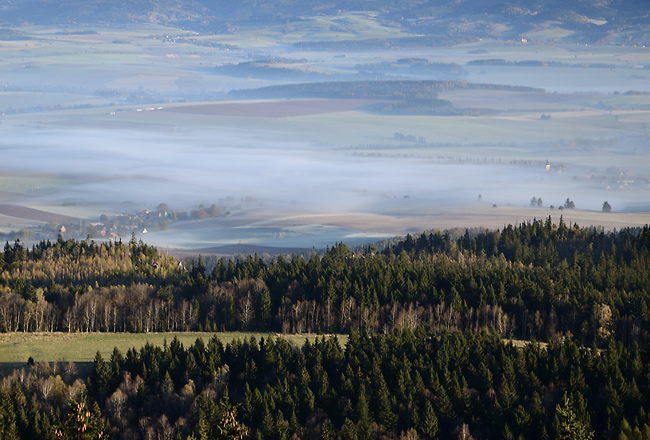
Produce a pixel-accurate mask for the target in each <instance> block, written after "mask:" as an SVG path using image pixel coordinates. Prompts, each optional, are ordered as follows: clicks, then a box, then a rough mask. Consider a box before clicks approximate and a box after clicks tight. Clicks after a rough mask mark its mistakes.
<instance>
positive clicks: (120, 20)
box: [0, 0, 650, 44]
mask: <svg viewBox="0 0 650 440" xmlns="http://www.w3.org/2000/svg"><path fill="white" fill-rule="evenodd" d="M353 11H364V12H367V11H371V12H375V13H377V19H379V20H382V21H384V22H388V23H389V24H390V25H392V26H397V27H400V28H402V29H404V30H405V31H408V32H411V33H413V34H415V35H423V36H435V37H440V38H441V39H448V41H452V42H458V41H473V40H477V39H479V38H483V39H487V38H489V39H501V40H519V39H522V38H527V36H528V35H531V36H532V37H533V38H534V39H539V40H561V41H565V42H578V43H604V44H646V43H650V6H649V4H648V2H647V1H646V0H549V1H544V0H512V1H508V0H455V1H445V0H428V1H427V0H372V1H371V0H329V1H328V0H325V1H323V0H238V1H230V0H228V1H227V0H155V1H154V0H128V1H127V0H114V1H105V0H8V1H5V2H2V6H0V26H2V27H5V28H15V27H20V26H22V25H28V24H36V25H61V26H70V25H75V24H77V25H103V26H106V25H132V24H138V23H157V24H165V25H171V26H177V27H181V28H185V29H188V30H195V31H201V32H224V31H228V30H229V29H230V30H232V29H233V26H234V27H236V28H238V29H242V28H244V29H245V28H247V27H258V26H260V25H264V26H269V25H274V24H275V25H283V24H287V23H290V22H292V21H299V20H304V19H307V18H309V17H313V16H317V15H328V16H335V15H337V14H341V13H345V12H353Z"/></svg>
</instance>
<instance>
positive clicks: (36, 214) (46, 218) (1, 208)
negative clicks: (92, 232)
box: [0, 204, 77, 223]
mask: <svg viewBox="0 0 650 440" xmlns="http://www.w3.org/2000/svg"><path fill="white" fill-rule="evenodd" d="M0 215H6V216H7V217H14V218H20V219H25V220H33V221H37V222H43V223H47V222H65V221H71V220H77V219H75V218H74V217H68V216H65V215H61V214H55V213H53V212H46V211H41V210H39V209H34V208H28V207H26V206H18V205H4V204H0Z"/></svg>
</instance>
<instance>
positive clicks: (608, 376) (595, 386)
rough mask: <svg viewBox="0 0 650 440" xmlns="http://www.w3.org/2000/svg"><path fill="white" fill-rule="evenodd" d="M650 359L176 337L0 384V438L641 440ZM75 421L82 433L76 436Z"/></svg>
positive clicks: (438, 337) (553, 350)
mask: <svg viewBox="0 0 650 440" xmlns="http://www.w3.org/2000/svg"><path fill="white" fill-rule="evenodd" d="M648 360H649V359H648V355H647V350H645V349H641V348H640V347H639V345H638V344H634V346H633V347H632V348H631V349H624V348H623V346H622V344H621V343H619V342H615V341H613V340H612V341H610V343H609V345H608V347H607V348H606V349H605V350H603V351H600V350H597V349H595V348H585V347H582V346H580V345H578V344H576V343H575V342H573V341H566V342H564V343H557V342H552V343H550V344H549V345H548V346H547V347H542V346H541V345H540V344H538V343H535V342H533V343H530V344H528V345H526V346H525V347H524V348H516V347H514V346H513V345H512V344H510V343H505V342H503V341H502V340H500V339H499V338H498V337H497V336H496V335H495V334H487V333H480V334H479V333H474V332H467V333H466V334H463V333H460V332H455V333H448V332H444V331H443V332H441V333H438V334H427V332H426V331H425V330H424V329H423V327H419V328H418V329H417V330H416V331H415V332H413V331H411V330H403V331H398V330H395V331H393V332H391V333H389V334H381V335H379V334H374V335H373V334H369V333H367V332H365V331H364V332H361V333H358V332H352V333H351V334H350V338H349V341H348V343H347V345H346V347H345V348H342V347H341V346H340V345H339V343H338V341H337V339H336V338H334V337H331V338H324V337H323V338H321V339H318V340H317V341H316V342H315V343H309V342H307V343H305V345H304V346H303V347H301V348H297V347H294V346H291V345H290V344H289V343H288V342H286V341H284V340H282V339H280V338H277V339H273V338H269V339H264V338H261V339H259V340H256V339H255V338H251V339H250V340H236V341H234V342H232V343H230V344H228V345H225V346H224V345H223V344H222V343H221V342H220V341H219V339H218V338H217V337H214V338H213V339H211V340H209V341H207V342H204V341H202V340H200V339H199V340H197V341H196V343H194V344H193V345H192V346H190V347H187V348H185V347H183V346H182V344H180V343H179V342H178V340H176V339H174V340H172V341H171V342H170V343H169V344H168V345H167V344H165V346H164V347H154V346H152V345H147V346H145V347H143V348H142V349H141V350H139V351H137V350H135V349H131V350H129V351H128V352H127V353H121V352H119V351H118V350H117V349H116V350H115V351H114V352H113V355H112V356H111V358H110V362H109V361H108V360H104V359H102V357H101V356H100V355H99V354H98V355H97V356H96V357H95V362H94V365H93V370H92V373H91V374H90V377H89V378H88V379H87V380H86V381H85V382H84V381H83V380H82V378H80V377H79V375H78V374H77V373H76V370H75V367H74V365H73V364H68V365H58V364H56V363H55V364H54V365H49V364H46V363H42V364H37V365H35V366H33V367H31V368H29V369H28V370H25V369H22V370H20V371H15V372H14V373H13V374H12V375H10V376H7V377H5V378H3V379H2V382H1V383H0V385H1V391H0V396H1V400H0V434H2V438H3V439H18V438H21V439H32V438H38V439H55V438H61V437H63V438H70V439H79V438H84V439H85V438H100V437H99V436H98V434H99V433H100V432H101V433H103V434H104V435H103V436H101V438H114V439H122V438H123V439H156V438H164V439H183V440H185V439H201V440H206V439H226V438H230V439H233V438H239V436H240V435H243V436H244V437H245V438H258V439H289V438H308V439H336V438H340V439H345V440H348V439H371V438H384V439H398V438H399V439H417V438H423V439H424V438H426V439H437V438H441V439H446V438H453V439H455V438H459V439H469V438H475V439H495V440H496V439H554V438H558V439H567V438H570V439H577V438H580V439H588V438H594V439H609V438H619V439H645V438H648V436H649V435H650V416H649V415H648V411H649V410H650V408H649V407H648V402H647V400H646V399H645V397H644V396H648V393H650V367H649V365H650V363H649V362H648ZM68 402H70V403H68ZM78 402H81V404H82V405H85V406H84V408H86V407H87V408H88V410H81V411H79V410H78V408H79V404H78ZM66 405H67V407H68V409H67V410H66ZM91 408H94V409H92V410H91ZM80 413H81V414H80ZM79 420H81V421H82V422H83V423H84V425H83V426H85V427H86V428H87V431H85V432H88V434H87V436H76V435H75V433H76V432H78V431H75V427H76V426H78V425H79V423H80V422H79ZM58 434H63V435H58Z"/></svg>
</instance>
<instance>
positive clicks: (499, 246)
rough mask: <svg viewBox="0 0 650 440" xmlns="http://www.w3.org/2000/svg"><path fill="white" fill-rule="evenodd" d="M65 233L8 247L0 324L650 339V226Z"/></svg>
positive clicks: (1, 259)
mask: <svg viewBox="0 0 650 440" xmlns="http://www.w3.org/2000/svg"><path fill="white" fill-rule="evenodd" d="M188 266H189V267H188V268H185V267H183V265H182V264H180V263H179V262H178V261H177V260H176V259H174V258H172V257H169V256H166V255H164V254H162V253H160V252H158V251H157V250H156V249H155V248H153V247H151V246H148V245H146V244H143V243H142V242H139V243H138V242H136V240H135V239H133V240H132V241H131V242H130V243H128V244H123V243H121V242H117V243H110V242H109V243H101V244H98V243H94V242H92V241H91V242H89V241H75V240H67V241H64V240H63V239H61V238H59V240H57V241H56V242H54V243H50V242H49V241H48V242H41V243H39V244H38V245H35V246H33V247H32V248H31V249H29V248H25V247H23V245H21V243H20V242H18V241H16V243H14V244H13V245H9V243H7V244H6V245H5V248H4V252H3V253H0V269H1V270H0V328H1V329H2V330H3V331H23V332H29V331H44V330H48V331H52V330H54V331H66V332H75V331H83V332H87V331H101V332H123V331H128V332H152V331H184V330H202V331H224V330H227V331H230V330H258V331H273V332H285V333H302V332H314V333H318V332H323V333H336V332H339V333H348V332H350V331H352V330H357V331H361V330H367V331H370V332H387V331H391V330H393V329H411V330H414V329H415V328H417V327H418V326H422V327H423V328H424V329H426V330H427V331H443V330H444V331H463V332H465V331H483V330H486V331H490V332H495V333H496V334H498V335H499V336H501V337H508V338H518V339H525V340H538V341H546V340H553V339H563V338H568V339H574V340H576V341H579V342H580V343H582V344H585V345H589V346H591V345H592V344H595V345H596V346H600V347H603V346H605V345H606V344H607V343H608V341H609V340H610V339H611V338H614V339H616V340H618V341H621V342H622V343H623V344H624V345H626V346H631V345H632V344H634V343H639V344H641V345H642V346H645V344H647V342H648V329H649V324H650V311H649V310H648V301H649V298H648V292H650V271H648V267H650V229H649V228H648V227H647V226H646V227H644V228H636V229H622V230H620V231H618V232H608V233H606V232H604V231H603V230H602V229H599V228H581V227H579V226H578V225H566V224H565V223H564V222H563V220H562V219H560V222H559V223H557V224H554V223H553V222H552V221H551V218H550V217H549V218H548V219H546V220H535V221H532V222H528V223H523V224H521V225H519V226H507V227H505V228H503V229H502V230H500V231H491V232H485V231H482V232H481V231H478V232H475V233H470V231H467V230H466V231H465V233H464V234H458V235H457V237H455V238H454V237H452V235H451V234H449V233H447V232H444V233H443V232H439V231H436V232H431V233H428V234H427V233H423V234H421V235H420V236H416V237H412V236H410V235H409V236H407V237H406V238H405V239H403V240H399V241H394V242H392V243H388V244H387V245H386V246H385V248H384V249H383V250H382V251H381V252H379V253H375V252H373V249H371V248H368V249H364V250H361V251H357V252H352V251H351V250H350V249H349V248H348V247H347V246H346V245H344V244H338V245H336V246H335V247H333V248H331V249H328V250H327V252H326V253H325V254H324V256H322V257H320V256H318V255H316V254H313V255H311V256H310V257H308V258H304V257H302V256H294V257H293V258H289V259H287V258H283V257H276V258H273V259H270V260H264V259H262V258H259V257H258V256H257V255H255V256H248V257H244V258H239V259H217V260H216V261H213V264H211V266H212V267H211V270H206V263H205V262H204V260H203V259H202V258H201V257H199V258H198V259H196V260H194V261H193V262H192V263H191V265H188Z"/></svg>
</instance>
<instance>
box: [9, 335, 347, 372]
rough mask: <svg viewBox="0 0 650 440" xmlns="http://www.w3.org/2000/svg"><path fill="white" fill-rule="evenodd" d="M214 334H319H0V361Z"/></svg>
mask: <svg viewBox="0 0 650 440" xmlns="http://www.w3.org/2000/svg"><path fill="white" fill-rule="evenodd" d="M213 336H217V337H218V338H219V339H220V340H221V342H223V343H224V344H227V343H229V342H232V341H233V340H235V339H244V338H245V339H248V338H251V337H254V338H255V339H257V340H258V341H259V339H260V338H276V337H281V338H283V339H285V340H287V341H289V342H290V343H291V344H293V345H296V346H299V345H301V344H303V343H304V342H305V340H307V339H310V340H314V338H316V337H318V336H317V335H313V334H309V335H307V334H301V335H276V334H274V333H240V332H229V333H197V332H179V333H4V334H1V335H0V364H3V365H11V366H19V365H20V364H23V363H24V364H25V365H26V363H27V360H28V359H29V358H30V357H32V358H33V359H34V361H35V362H44V361H45V362H54V361H57V362H91V361H92V360H93V359H94V358H95V354H96V353H97V352H98V351H99V352H100V353H101V354H102V356H103V357H104V359H106V360H107V359H109V358H110V356H111V353H112V352H113V348H115V347H117V348H118V349H119V350H120V351H121V352H122V353H126V351H127V350H129V349H130V348H133V347H135V348H136V349H139V348H141V347H143V346H144V345H145V344H147V343H150V344H154V345H158V346H162V345H163V344H164V343H165V341H167V343H168V344H169V343H170V342H171V341H172V339H174V337H177V338H178V340H179V341H180V342H181V343H182V344H183V345H184V346H186V347H187V346H189V345H192V344H194V342H195V341H196V340H197V339H198V338H202V339H203V341H204V342H206V343H207V341H208V340H210V339H211V338H212V337H213ZM337 338H338V340H339V343H340V344H341V345H345V344H346V343H347V339H348V337H347V335H337Z"/></svg>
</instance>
